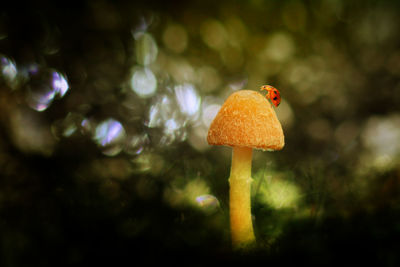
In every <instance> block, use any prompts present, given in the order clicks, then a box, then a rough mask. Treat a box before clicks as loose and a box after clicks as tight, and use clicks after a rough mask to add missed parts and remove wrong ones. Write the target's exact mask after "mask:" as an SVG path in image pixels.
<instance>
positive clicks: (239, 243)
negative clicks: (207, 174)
mask: <svg viewBox="0 0 400 267" xmlns="http://www.w3.org/2000/svg"><path fill="white" fill-rule="evenodd" d="M252 153H253V150H252V148H248V147H233V151H232V167H231V175H230V178H229V185H230V191H229V201H230V203H229V207H230V221H231V237H232V244H233V246H234V247H243V246H247V245H249V244H251V243H253V242H254V241H255V237H254V232H253V223H252V220H251V204H250V203H251V199H250V187H251V182H252V178H251V160H252Z"/></svg>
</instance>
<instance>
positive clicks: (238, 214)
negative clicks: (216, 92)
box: [207, 90, 284, 248]
mask: <svg viewBox="0 0 400 267" xmlns="http://www.w3.org/2000/svg"><path fill="white" fill-rule="evenodd" d="M207 141H208V143H209V144H210V145H224V146H231V147H232V148H233V151H232V166H231V173H230V177H229V185H230V189H229V211H230V227H231V239H232V244H233V246H234V247H235V248H244V247H247V246H248V245H250V244H252V243H254V242H255V237H254V232H253V224H252V219H251V203H250V202H251V196H250V188H251V182H252V178H251V160H252V153H253V148H255V149H262V150H268V151H274V150H280V149H282V148H283V146H284V136H283V130H282V126H281V124H280V122H279V120H278V118H277V117H276V114H275V111H274V109H273V108H272V106H271V104H270V103H269V102H268V100H267V99H266V98H265V97H263V96H262V95H261V94H260V93H258V92H256V91H251V90H241V91H237V92H235V93H233V94H232V95H231V96H229V97H228V99H227V100H226V101H225V103H224V104H223V105H222V107H221V109H220V110H219V112H218V114H217V115H216V117H215V118H214V120H213V122H212V123H211V125H210V128H209V130H208V135H207Z"/></svg>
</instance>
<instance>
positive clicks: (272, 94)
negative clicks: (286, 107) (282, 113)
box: [261, 85, 281, 107]
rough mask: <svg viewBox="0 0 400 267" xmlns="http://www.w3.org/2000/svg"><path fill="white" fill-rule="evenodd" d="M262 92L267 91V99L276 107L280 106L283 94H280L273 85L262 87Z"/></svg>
mask: <svg viewBox="0 0 400 267" xmlns="http://www.w3.org/2000/svg"><path fill="white" fill-rule="evenodd" d="M261 90H267V91H268V93H267V95H266V96H265V97H266V98H269V99H270V100H271V102H272V104H274V106H275V107H277V106H279V104H280V103H281V94H280V93H279V91H278V89H276V88H275V87H273V86H271V85H263V86H261Z"/></svg>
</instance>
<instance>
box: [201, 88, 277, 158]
mask: <svg viewBox="0 0 400 267" xmlns="http://www.w3.org/2000/svg"><path fill="white" fill-rule="evenodd" d="M207 141H208V143H209V144H210V145H225V146H239V147H251V148H257V149H263V150H280V149H282V148H283V146H284V145H285V140H284V135H283V130H282V126H281V123H280V122H279V120H278V118H277V117H276V114H275V111H274V109H273V108H272V106H271V104H270V103H269V102H268V100H267V99H266V98H265V97H264V96H262V95H261V94H260V93H258V92H256V91H251V90H241V91H237V92H235V93H233V94H232V95H231V96H229V97H228V99H227V100H226V101H225V103H224V104H223V105H222V107H221V109H220V110H219V112H218V114H217V116H216V117H215V118H214V120H213V122H212V123H211V126H210V129H209V130H208V135H207Z"/></svg>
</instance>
